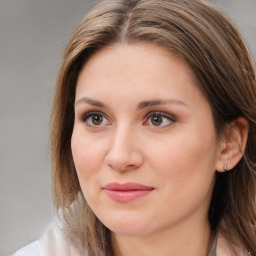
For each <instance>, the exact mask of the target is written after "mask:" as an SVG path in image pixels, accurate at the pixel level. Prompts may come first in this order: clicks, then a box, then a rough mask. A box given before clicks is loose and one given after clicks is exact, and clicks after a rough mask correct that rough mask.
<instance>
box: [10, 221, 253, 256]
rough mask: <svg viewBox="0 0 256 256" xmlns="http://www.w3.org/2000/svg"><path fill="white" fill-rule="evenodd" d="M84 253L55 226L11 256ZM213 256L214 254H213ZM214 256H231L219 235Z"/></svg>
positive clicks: (241, 254) (241, 255)
mask: <svg viewBox="0 0 256 256" xmlns="http://www.w3.org/2000/svg"><path fill="white" fill-rule="evenodd" d="M87 255H88V254H87V253H86V252H83V253H79V252H78V250H76V249H75V248H74V247H73V246H72V245H71V244H70V243H68V242H67V241H66V240H65V238H64V236H63V234H62V232H61V229H60V228H59V227H58V225H57V224H55V225H52V226H51V227H49V228H48V229H47V231H46V232H45V234H44V235H43V236H42V238H41V239H39V240H37V241H35V242H33V243H31V244H29V245H27V246H26V247H23V248H22V249H20V250H18V251H17V252H16V253H15V254H14V255H13V256H87ZM213 255H215V254H213ZM238 255H239V256H247V255H249V254H248V252H245V251H244V250H242V249H240V251H239V254H238ZM216 256H233V254H232V252H231V251H230V249H229V247H228V243H227V241H226V240H225V239H224V238H223V236H222V235H221V234H219V235H218V238H217V250H216Z"/></svg>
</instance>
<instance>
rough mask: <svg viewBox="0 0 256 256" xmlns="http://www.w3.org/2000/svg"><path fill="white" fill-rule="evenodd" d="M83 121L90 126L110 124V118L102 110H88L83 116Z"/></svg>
mask: <svg viewBox="0 0 256 256" xmlns="http://www.w3.org/2000/svg"><path fill="white" fill-rule="evenodd" d="M81 121H82V122H83V123H85V124H87V125H88V126H90V127H96V126H105V125H109V124H110V122H109V121H108V119H107V118H106V117H105V116H104V115H103V114H101V113H100V112H88V113H86V114H85V115H83V116H82V117H81Z"/></svg>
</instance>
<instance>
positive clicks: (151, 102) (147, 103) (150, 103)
mask: <svg viewBox="0 0 256 256" xmlns="http://www.w3.org/2000/svg"><path fill="white" fill-rule="evenodd" d="M165 104H178V105H181V106H186V107H187V106H188V105H187V104H186V103H185V102H183V101H181V100H178V99H164V100H149V101H142V102H140V103H139V104H138V106H137V109H143V108H147V107H151V106H157V105H165Z"/></svg>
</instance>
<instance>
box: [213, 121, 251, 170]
mask: <svg viewBox="0 0 256 256" xmlns="http://www.w3.org/2000/svg"><path fill="white" fill-rule="evenodd" d="M248 132H249V124H248V122H247V121H246V120H245V119H244V118H242V117H239V118H237V119H236V120H234V121H232V122H231V123H230V124H228V126H227V128H226V133H225V137H224V138H223V139H222V141H221V142H220V152H219V158H218V161H217V163H216V170H217V171H218V172H225V171H229V170H231V169H233V168H234V167H235V166H236V165H237V164H238V162H239V161H240V160H241V158H242V156H243V154H244V152H245V148H246V143H247V138H248Z"/></svg>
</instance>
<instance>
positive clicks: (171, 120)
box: [143, 111, 178, 129]
mask: <svg viewBox="0 0 256 256" xmlns="http://www.w3.org/2000/svg"><path fill="white" fill-rule="evenodd" d="M153 115H161V116H162V117H163V118H167V119H169V120H170V124H168V125H164V126H161V125H159V126H154V125H151V126H154V127H155V128H158V129H161V128H165V127H168V126H170V125H171V124H173V123H175V122H177V120H178V118H177V117H176V116H174V115H172V114H169V113H166V112H163V111H151V112H149V113H148V114H147V115H146V117H145V121H143V125H144V124H145V123H147V122H148V120H149V119H150V118H151V117H152V116H153Z"/></svg>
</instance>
